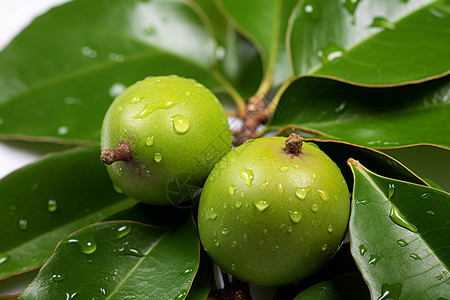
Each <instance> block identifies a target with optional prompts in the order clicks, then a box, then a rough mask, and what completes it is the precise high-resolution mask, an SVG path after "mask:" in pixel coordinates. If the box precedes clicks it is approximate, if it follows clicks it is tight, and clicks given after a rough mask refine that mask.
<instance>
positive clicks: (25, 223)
mask: <svg viewBox="0 0 450 300" xmlns="http://www.w3.org/2000/svg"><path fill="white" fill-rule="evenodd" d="M19 229H20V230H27V229H28V220H25V219H20V220H19Z"/></svg>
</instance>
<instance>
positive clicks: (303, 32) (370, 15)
mask: <svg viewBox="0 0 450 300" xmlns="http://www.w3.org/2000/svg"><path fill="white" fill-rule="evenodd" d="M449 14H450V10H449V4H448V2H446V1H430V0H423V1H421V0H416V1H391V0H381V1H380V0H377V1H359V0H358V1H351V0H345V1H341V0H332V1H327V2H326V3H325V2H321V1H317V0H305V1H301V2H299V5H297V7H296V11H295V12H294V13H293V15H292V18H291V20H290V22H291V23H290V25H291V26H290V31H289V33H288V36H289V41H288V44H289V49H290V55H291V58H292V65H293V68H294V73H295V74H296V75H304V74H315V75H317V76H324V77H331V78H335V79H338V80H341V81H346V82H352V83H354V84H358V85H372V86H373V85H385V86H386V85H396V84H404V83H406V82H416V81H422V80H426V79H430V78H434V77H436V76H443V75H444V74H448V72H449V70H450V62H449V60H448V59H447V57H448V47H447V45H448V44H449V43H450V35H449V34H448V30H449V28H450V15H449ZM330 28H332V30H330Z"/></svg>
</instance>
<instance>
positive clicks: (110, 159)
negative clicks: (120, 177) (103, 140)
mask: <svg viewBox="0 0 450 300" xmlns="http://www.w3.org/2000/svg"><path fill="white" fill-rule="evenodd" d="M131 152H132V151H131V149H130V146H129V145H128V144H126V143H124V142H120V143H119V146H118V147H117V148H116V149H104V150H103V151H102V154H101V155H100V160H101V161H102V163H104V164H105V165H111V164H112V163H114V162H116V161H128V160H130V159H131Z"/></svg>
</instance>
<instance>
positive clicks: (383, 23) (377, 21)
mask: <svg viewBox="0 0 450 300" xmlns="http://www.w3.org/2000/svg"><path fill="white" fill-rule="evenodd" d="M369 27H382V28H386V29H390V30H394V29H395V24H394V23H392V22H390V21H388V20H386V19H385V18H382V17H375V18H374V19H373V21H372V24H371V25H370V26H369Z"/></svg>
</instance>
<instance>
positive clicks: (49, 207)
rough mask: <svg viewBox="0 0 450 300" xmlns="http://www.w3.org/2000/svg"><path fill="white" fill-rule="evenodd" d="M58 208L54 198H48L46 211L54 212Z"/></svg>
mask: <svg viewBox="0 0 450 300" xmlns="http://www.w3.org/2000/svg"><path fill="white" fill-rule="evenodd" d="M57 210H58V203H57V202H56V200H54V199H50V200H48V202H47V211H48V212H51V213H52V212H55V211H57Z"/></svg>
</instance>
